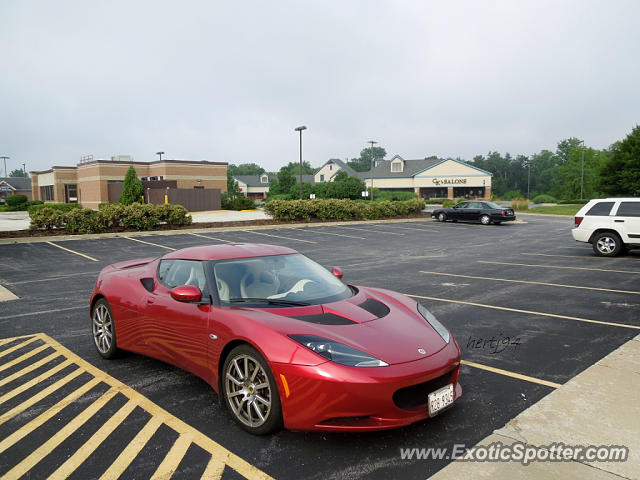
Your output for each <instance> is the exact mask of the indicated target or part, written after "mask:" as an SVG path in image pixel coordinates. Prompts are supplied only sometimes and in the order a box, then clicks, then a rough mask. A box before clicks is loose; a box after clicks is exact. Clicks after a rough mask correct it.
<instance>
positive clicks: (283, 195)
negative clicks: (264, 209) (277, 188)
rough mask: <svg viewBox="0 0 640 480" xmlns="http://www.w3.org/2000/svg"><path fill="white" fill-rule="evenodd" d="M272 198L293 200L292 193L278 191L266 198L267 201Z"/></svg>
mask: <svg viewBox="0 0 640 480" xmlns="http://www.w3.org/2000/svg"><path fill="white" fill-rule="evenodd" d="M272 200H293V198H291V195H289V194H288V193H278V194H273V195H269V196H268V197H267V198H266V200H265V203H266V202H271V201H272ZM223 208H224V207H223Z"/></svg>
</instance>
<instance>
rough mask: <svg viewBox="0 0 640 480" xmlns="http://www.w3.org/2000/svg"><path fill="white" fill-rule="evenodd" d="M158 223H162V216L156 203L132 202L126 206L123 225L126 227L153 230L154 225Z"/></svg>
mask: <svg viewBox="0 0 640 480" xmlns="http://www.w3.org/2000/svg"><path fill="white" fill-rule="evenodd" d="M158 223H160V218H159V215H158V211H157V210H156V207H155V206H154V205H151V204H148V203H146V204H144V205H143V204H141V203H132V204H131V205H127V206H126V207H124V213H123V215H122V225H123V226H124V227H125V228H135V229H138V230H153V227H155V226H156V225H157V224H158Z"/></svg>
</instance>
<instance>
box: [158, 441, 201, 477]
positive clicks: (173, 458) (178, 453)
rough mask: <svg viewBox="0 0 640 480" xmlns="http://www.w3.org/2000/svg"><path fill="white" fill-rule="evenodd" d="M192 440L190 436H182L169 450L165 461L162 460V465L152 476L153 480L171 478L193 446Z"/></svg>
mask: <svg viewBox="0 0 640 480" xmlns="http://www.w3.org/2000/svg"><path fill="white" fill-rule="evenodd" d="M191 440H192V439H191V436H190V435H180V436H179V437H178V439H177V440H176V441H175V443H174V444H173V446H172V447H171V450H169V452H168V453H167V455H166V456H165V457H164V460H162V463H160V465H158V468H157V469H156V471H155V473H154V474H153V475H152V476H151V480H163V479H166V478H171V477H172V476H173V474H174V473H175V471H176V469H177V468H178V465H180V461H181V460H182V457H184V455H185V453H187V450H188V449H189V445H191Z"/></svg>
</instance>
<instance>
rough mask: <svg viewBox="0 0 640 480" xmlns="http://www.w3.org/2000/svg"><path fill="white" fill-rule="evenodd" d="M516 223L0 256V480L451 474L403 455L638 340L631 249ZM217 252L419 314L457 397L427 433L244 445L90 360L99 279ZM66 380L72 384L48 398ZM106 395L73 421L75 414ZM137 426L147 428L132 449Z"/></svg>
mask: <svg viewBox="0 0 640 480" xmlns="http://www.w3.org/2000/svg"><path fill="white" fill-rule="evenodd" d="M523 219H524V222H522V223H516V224H505V225H500V226H482V225H479V224H465V223H445V224H441V223H437V222H432V221H417V222H416V221H402V222H394V223H367V224H351V225H325V226H313V227H302V228H291V229H289V228H280V229H276V228H264V229H255V230H248V229H245V230H228V231H215V232H213V231H212V232H200V233H197V234H190V233H180V234H177V235H166V234H163V235H152V236H136V237H132V238H123V237H115V238H100V239H80V240H70V241H57V240H52V241H50V242H35V243H17V244H2V245H0V285H1V286H3V287H5V288H6V289H8V290H9V291H10V292H11V293H13V294H15V295H17V296H18V297H19V298H18V299H17V300H10V301H6V302H1V303H0V476H3V475H5V474H7V473H11V475H13V474H14V473H16V472H18V473H24V474H26V475H31V476H32V477H34V478H35V477H38V478H40V477H43V476H48V475H51V474H54V477H56V476H58V477H60V478H64V477H65V476H66V475H70V477H71V478H100V477H101V476H103V475H105V477H104V478H117V477H114V476H113V472H120V473H123V472H124V477H123V478H125V477H126V478H133V477H135V478H146V477H150V476H152V475H153V474H154V473H155V474H156V475H158V476H161V475H165V477H166V475H167V472H174V471H175V475H174V478H180V477H185V478H194V477H197V476H206V477H208V478H223V479H227V478H229V479H231V478H242V477H247V478H258V477H261V476H271V477H274V478H279V479H285V478H286V479H288V478H309V479H321V478H322V479H323V480H324V479H342V478H385V479H388V478H403V479H424V478H426V477H428V476H429V475H431V474H433V473H435V472H436V471H438V470H439V469H440V468H442V467H443V466H444V465H445V464H446V463H448V460H446V459H443V460H440V461H435V460H428V461H427V460H416V459H413V460H403V459H401V457H400V449H401V448H409V447H427V448H428V447H444V446H452V445H453V444H461V443H462V444H466V445H467V446H472V445H474V444H475V443H476V442H477V441H479V440H481V439H482V438H484V437H486V436H487V435H489V434H490V433H492V431H493V430H494V429H497V428H500V427H502V426H503V425H504V424H505V423H507V422H508V421H509V420H510V419H511V418H513V417H515V416H516V415H517V414H518V413H520V412H521V411H523V410H524V409H526V408H527V407H528V406H530V405H532V404H533V403H535V402H536V401H538V400H539V399H541V398H542V397H544V396H545V395H547V394H548V393H550V392H551V391H553V390H554V389H555V388H557V387H558V386H559V385H562V384H563V383H565V382H566V381H567V380H569V379H570V378H572V377H573V376H575V375H576V374H578V373H579V372H581V371H582V370H584V369H586V368H587V367H589V366H591V365H592V364H593V363H595V362H596V361H598V360H600V359H601V358H602V357H604V356H605V355H607V354H608V353H610V352H611V351H612V350H614V349H615V348H617V347H619V346H620V345H621V344H623V343H624V342H626V341H628V340H629V339H631V338H633V337H634V336H636V335H638V333H640V332H639V329H640V318H638V315H637V311H638V307H639V306H640V289H638V287H637V285H638V278H639V277H638V276H639V275H640V262H639V260H640V252H638V251H635V252H632V253H631V254H629V255H626V256H622V257H617V258H600V257H595V256H594V255H593V253H592V251H591V247H590V246H589V245H586V244H578V243H576V242H574V241H573V239H572V237H571V234H570V228H571V226H572V220H571V219H569V218H559V217H542V216H525V217H523ZM231 241H239V242H259V243H273V244H279V245H284V246H288V247H292V248H295V249H296V250H298V251H300V252H301V253H304V254H305V255H307V256H309V257H310V258H312V259H314V260H316V261H318V262H319V263H321V264H322V265H324V266H326V267H331V266H334V265H338V266H340V267H342V269H343V271H344V273H345V275H344V279H343V280H344V281H345V282H348V283H354V284H360V285H370V286H375V287H382V288H388V289H392V290H395V291H398V292H402V293H404V294H407V295H411V296H413V297H414V298H415V299H416V300H418V301H420V302H422V303H423V304H424V305H426V306H427V307H428V308H429V309H430V310H431V311H432V312H433V313H434V314H436V316H438V318H439V319H440V320H441V321H442V322H443V323H445V324H446V325H447V326H448V327H449V328H450V329H451V331H452V332H453V334H454V335H455V337H456V339H457V340H458V342H459V344H460V346H461V348H462V350H463V360H464V361H465V362H467V363H466V364H465V365H464V366H463V369H462V374H461V379H460V382H461V384H462V387H463V397H462V398H461V399H460V400H459V401H458V402H457V404H456V405H455V407H454V408H452V409H450V410H448V411H446V412H444V413H443V414H441V415H439V416H437V417H435V418H434V419H430V420H427V421H424V422H421V423H418V424H415V425H412V426H409V427H406V428H402V429H398V430H392V431H386V432H377V433H368V434H327V433H309V432H288V431H283V432H280V433H278V434H275V435H272V436H268V437H253V436H250V435H249V434H246V433H245V432H244V431H242V430H241V429H239V428H238V427H237V426H236V425H235V424H234V423H233V422H232V420H231V419H230V418H229V416H228V415H227V414H226V413H225V412H224V411H223V410H222V409H221V408H220V407H219V406H218V403H217V397H216V395H215V393H214V392H213V391H212V390H211V389H210V387H209V386H208V385H206V384H205V383H204V382H203V381H201V380H200V379H198V378H196V377H194V376H193V375H191V374H188V373H186V372H183V371H181V370H179V369H176V368H174V367H171V366H169V365H166V364H164V363H162V362H158V361H155V360H152V359H148V358H145V357H141V356H138V355H134V354H128V355H125V356H123V357H122V358H119V359H117V360H113V361H106V360H103V359H102V358H101V357H100V356H99V355H98V354H97V353H96V352H95V350H94V347H93V345H92V340H91V336H90V331H89V326H90V323H89V318H88V311H87V303H88V299H89V295H90V293H91V290H92V287H93V282H94V281H95V278H96V276H97V274H98V272H99V271H100V269H101V268H102V267H104V266H105V265H108V264H110V263H113V262H116V261H121V260H127V259H133V258H138V257H148V256H156V255H158V256H159V255H163V254H164V253H167V252H169V251H170V250H172V249H179V248H183V247H187V246H194V245H200V244H203V243H222V242H231ZM35 334H43V335H35ZM14 337H24V338H18V339H13V338H14ZM1 339H7V340H1ZM37 349H40V350H38V351H36V352H35V353H33V350H37ZM52 355H56V356H52ZM65 362H66V363H65ZM75 367H77V368H78V369H80V370H81V371H80V372H79V373H77V376H76V377H74V378H71V379H69V380H67V382H66V383H64V385H63V386H61V387H60V388H58V389H54V388H53V387H52V385H57V384H58V383H59V382H61V381H62V380H63V379H65V378H66V376H68V375H71V374H72V373H73V372H74V371H75V370H73V368H75ZM84 377H86V379H84V380H83V378H84ZM81 380H82V381H93V382H94V383H95V385H94V386H93V387H91V388H89V387H87V386H86V384H83V385H84V386H83V385H80V382H81ZM29 382H31V383H29ZM82 388H84V389H85V390H82ZM47 389H49V390H51V391H52V393H51V394H47ZM54 390H55V391H54ZM110 390H114V393H112V394H111V395H112V396H111V397H110V398H108V399H106V400H105V399H103V400H102V402H103V404H98V405H97V406H95V407H93V408H94V410H95V412H94V413H95V414H94V415H93V416H90V417H87V418H86V419H85V421H84V423H81V424H79V425H77V423H78V421H77V420H76V419H77V418H78V417H79V416H80V415H81V414H82V413H80V412H81V411H82V408H84V407H87V406H89V405H91V406H93V405H95V403H96V402H98V401H100V399H102V398H103V397H100V396H99V395H100V394H104V392H109V391H110ZM43 392H44V393H43ZM74 392H75V393H74ZM65 395H66V396H69V395H75V396H76V397H77V399H79V402H75V403H72V404H70V403H69V401H68V400H65V398H67V397H65ZM74 398H75V397H74ZM96 398H98V400H96ZM65 402H66V403H65ZM83 402H84V403H83ZM91 402H93V403H91ZM78 405H80V406H78ZM88 408H91V407H88ZM52 409H53V410H52ZM56 409H58V410H56ZM74 409H75V410H74ZM58 411H61V412H62V414H60V415H58V414H57V413H56V412H58ZM12 412H13V413H12ZM16 412H17V413H16ZM47 412H48V413H47ZM51 412H53V413H51ZM89 413H91V411H90V412H89ZM43 414H47V415H49V417H42V415H43ZM85 415H88V414H85ZM65 419H66V420H65ZM34 421H35V423H34ZM152 421H155V422H156V424H155V428H156V429H155V430H153V431H152V432H149V431H147V433H146V437H145V436H144V435H143V436H142V437H139V435H140V432H141V431H143V429H144V428H151V427H148V425H149V423H151V422H152ZM69 424H70V425H72V426H73V427H74V428H67V429H66V430H65V429H64V428H62V429H61V427H62V426H64V425H69ZM105 425H107V427H105ZM65 428H66V427H65ZM16 432H17V433H16ZM56 432H63V433H62V434H59V433H56ZM1 439H5V440H1ZM6 439H13V441H6ZM136 439H137V440H138V442H137V443H136V442H135V440H136ZM145 439H146V441H144V442H143V440H145ZM131 445H134V447H136V446H137V447H136V448H138V447H139V448H138V449H137V450H136V448H133V447H131V448H130V446H131ZM118 449H119V450H118ZM127 449H129V450H127ZM120 450H122V452H120ZM78 452H81V453H78ZM127 452H128V453H127ZM69 459H74V460H69ZM127 462H128V463H127ZM114 465H115V466H114ZM106 473H110V474H111V476H109V475H106ZM15 476H16V475H13V477H15Z"/></svg>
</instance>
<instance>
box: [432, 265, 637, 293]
mask: <svg viewBox="0 0 640 480" xmlns="http://www.w3.org/2000/svg"><path fill="white" fill-rule="evenodd" d="M420 273H424V274H426V275H445V276H448V277H459V278H473V279H476V280H491V281H495V282H511V283H526V284H529V285H545V286H547V287H562V288H577V289H580V290H596V291H599V292H613V293H629V294H632V295H640V292H635V291H633V290H615V289H611V288H599V287H584V286H579V285H564V284H561V283H548V282H534V281H531V280H510V279H508V278H492V277H478V276H475V275H459V274H456V273H443V272H430V271H425V270H420Z"/></svg>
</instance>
